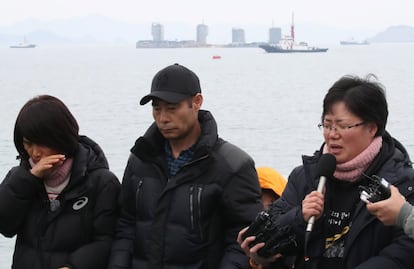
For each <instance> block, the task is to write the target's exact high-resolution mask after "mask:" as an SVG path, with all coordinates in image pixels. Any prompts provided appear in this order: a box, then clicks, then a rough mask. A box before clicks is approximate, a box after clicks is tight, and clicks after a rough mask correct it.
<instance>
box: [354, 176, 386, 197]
mask: <svg viewBox="0 0 414 269" xmlns="http://www.w3.org/2000/svg"><path fill="white" fill-rule="evenodd" d="M368 178H369V179H370V182H369V184H368V186H362V185H360V186H359V189H360V198H361V200H362V201H364V202H365V203H375V202H378V201H381V200H385V199H388V198H389V197H390V196H391V190H390V183H388V181H386V180H385V179H384V178H380V177H379V176H376V175H373V176H372V177H368Z"/></svg>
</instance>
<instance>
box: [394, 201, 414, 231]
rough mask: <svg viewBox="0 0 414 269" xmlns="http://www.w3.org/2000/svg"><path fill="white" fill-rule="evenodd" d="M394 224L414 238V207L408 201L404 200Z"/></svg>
mask: <svg viewBox="0 0 414 269" xmlns="http://www.w3.org/2000/svg"><path fill="white" fill-rule="evenodd" d="M396 225H397V226H398V227H402V228H403V229H404V232H405V233H406V234H407V235H408V236H409V237H411V238H414V207H413V206H412V205H411V204H410V203H409V202H405V204H404V205H403V206H402V207H401V210H400V213H399V214H398V217H397V222H396Z"/></svg>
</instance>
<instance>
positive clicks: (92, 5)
mask: <svg viewBox="0 0 414 269" xmlns="http://www.w3.org/2000/svg"><path fill="white" fill-rule="evenodd" d="M413 7H414V2H413V1H412V0H392V1H390V0H340V1H339V0H283V1H279V0H255V1H252V0H208V1H207V0H204V1H201V0H146V1H141V0H1V10H0V26H6V25H10V24H14V23H16V22H20V21H23V20H26V19H39V20H42V21H49V20H54V19H65V18H70V17H76V16H86V15H103V16H107V17H109V18H113V19H116V20H121V21H125V22H132V23H142V22H160V23H165V22H169V21H175V22H185V23H189V24H194V25H196V24H199V23H205V24H233V25H234V26H235V27H237V26H238V25H247V24H267V25H269V26H272V25H285V24H286V25H288V24H290V21H291V17H292V13H294V18H295V24H308V25H315V26H317V25H323V26H332V27H335V28H341V29H352V28H356V27H358V28H361V29H362V30H374V31H375V30H377V31H378V30H383V29H384V28H386V27H388V26H391V25H410V26H414V15H413V10H414V8H413Z"/></svg>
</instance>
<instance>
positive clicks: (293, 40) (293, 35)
mask: <svg viewBox="0 0 414 269" xmlns="http://www.w3.org/2000/svg"><path fill="white" fill-rule="evenodd" d="M293 18H294V14H293V12H292V24H291V26H290V37H291V38H292V43H295V25H294V19H293Z"/></svg>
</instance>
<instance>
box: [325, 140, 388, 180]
mask: <svg viewBox="0 0 414 269" xmlns="http://www.w3.org/2000/svg"><path fill="white" fill-rule="evenodd" d="M381 146H382V137H381V136H378V137H375V138H374V139H373V140H372V142H371V144H369V146H368V147H367V148H366V149H365V150H363V151H362V152H361V153H360V154H359V155H358V156H356V157H355V158H353V159H352V160H350V161H348V162H345V163H341V164H337V165H336V170H335V173H334V177H335V178H337V179H339V180H343V181H349V182H354V181H356V180H357V179H358V178H359V177H360V176H361V175H362V173H363V172H364V171H365V170H366V169H367V168H368V166H369V165H370V164H371V163H372V161H373V160H374V158H375V156H377V154H378V153H379V151H380V149H381ZM323 153H328V150H327V147H326V144H325V146H324V148H323Z"/></svg>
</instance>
